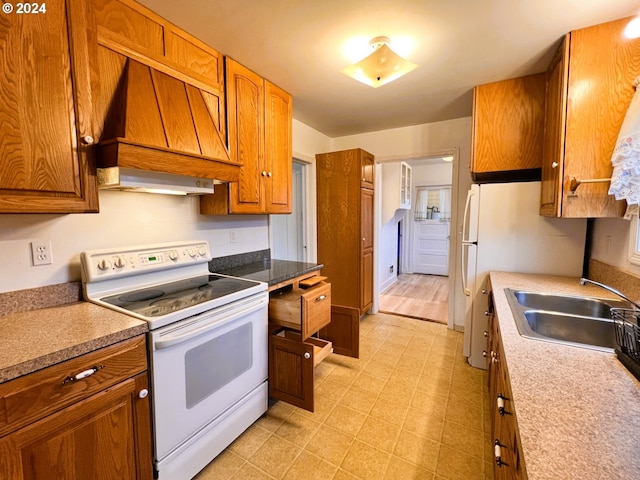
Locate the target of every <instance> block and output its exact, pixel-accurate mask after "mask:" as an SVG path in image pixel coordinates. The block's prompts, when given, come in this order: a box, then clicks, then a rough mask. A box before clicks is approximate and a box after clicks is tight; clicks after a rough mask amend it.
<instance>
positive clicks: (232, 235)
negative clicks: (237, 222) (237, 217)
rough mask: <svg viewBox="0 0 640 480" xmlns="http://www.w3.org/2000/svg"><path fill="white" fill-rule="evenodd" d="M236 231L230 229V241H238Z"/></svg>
mask: <svg viewBox="0 0 640 480" xmlns="http://www.w3.org/2000/svg"><path fill="white" fill-rule="evenodd" d="M236 241H237V240H236V231H235V230H229V243H236Z"/></svg>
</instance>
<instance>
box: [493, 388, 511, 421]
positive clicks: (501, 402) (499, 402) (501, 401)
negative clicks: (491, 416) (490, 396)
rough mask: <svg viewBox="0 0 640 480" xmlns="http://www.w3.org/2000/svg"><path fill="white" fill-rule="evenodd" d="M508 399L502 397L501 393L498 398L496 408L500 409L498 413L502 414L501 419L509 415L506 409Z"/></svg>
mask: <svg viewBox="0 0 640 480" xmlns="http://www.w3.org/2000/svg"><path fill="white" fill-rule="evenodd" d="M505 400H506V399H505V398H504V397H503V396H502V394H501V393H499V394H498V398H497V400H496V406H497V407H498V413H499V414H500V416H501V417H504V416H505V415H506V414H507V413H509V412H507V411H506V410H505V409H504V401H505Z"/></svg>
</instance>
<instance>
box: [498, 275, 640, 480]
mask: <svg viewBox="0 0 640 480" xmlns="http://www.w3.org/2000/svg"><path fill="white" fill-rule="evenodd" d="M490 277H491V285H492V289H493V295H494V301H495V311H496V314H497V317H498V321H499V326H500V332H501V336H502V342H503V345H504V355H505V361H506V364H507V369H508V372H509V378H510V381H511V387H512V392H513V403H514V408H515V411H516V418H517V422H518V428H519V431H520V437H521V441H522V450H523V455H524V461H525V465H526V468H527V474H528V478H529V479H532V480H534V479H565V478H579V479H581V480H586V479H616V480H622V479H638V478H640V382H639V381H638V380H636V378H635V377H634V376H633V375H632V374H631V373H630V372H629V371H628V370H627V369H626V368H625V367H624V366H623V365H622V364H621V363H620V362H619V361H618V359H617V357H616V355H615V354H612V353H606V352H599V351H595V350H589V349H586V348H578V347H571V346H565V345H559V344H554V343H549V342H544V341H539V340H533V339H528V338H525V337H522V336H520V334H519V333H518V329H517V327H516V324H515V323H514V319H513V314H512V312H511V308H510V307H509V303H508V301H507V297H506V295H505V293H504V289H505V288H522V289H529V290H535V291H542V292H551V293H566V294H574V295H590V296H596V297H601V298H607V297H609V298H616V297H615V296H612V295H611V294H610V293H608V292H606V291H605V290H603V289H601V288H598V287H595V286H592V285H586V286H580V285H579V283H578V280H579V279H578V278H570V277H557V276H548V275H530V274H517V273H505V272H491V274H490Z"/></svg>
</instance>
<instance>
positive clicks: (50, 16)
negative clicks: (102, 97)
mask: <svg viewBox="0 0 640 480" xmlns="http://www.w3.org/2000/svg"><path fill="white" fill-rule="evenodd" d="M46 10H47V11H46V13H40V14H31V15H16V14H15V13H14V14H11V15H5V16H4V17H5V20H6V21H3V22H0V38H1V39H2V40H1V43H2V49H3V52H4V53H3V55H2V57H1V59H0V64H1V67H0V71H1V72H2V73H0V90H2V95H0V152H2V162H0V212H5V213H14V212H15V213H80V212H97V211H98V193H97V182H96V178H95V170H94V169H93V159H92V158H91V151H90V149H89V148H88V146H89V145H91V144H92V143H93V139H92V137H93V136H94V132H93V131H92V128H91V122H90V115H89V112H91V88H90V70H91V66H90V64H89V62H90V59H91V58H93V57H94V56H95V55H94V52H93V49H92V46H93V45H94V42H93V41H92V38H91V31H90V30H88V29H87V28H86V25H87V23H88V21H89V11H88V6H87V4H86V2H83V1H81V0H66V1H62V0H58V1H56V2H51V3H47V4H46ZM27 39H28V41H27Z"/></svg>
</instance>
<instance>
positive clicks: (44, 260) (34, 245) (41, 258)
mask: <svg viewBox="0 0 640 480" xmlns="http://www.w3.org/2000/svg"><path fill="white" fill-rule="evenodd" d="M31 258H32V259H33V265H34V266H36V265H51V264H52V263H53V252H52V251H51V240H45V241H39V242H31Z"/></svg>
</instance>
